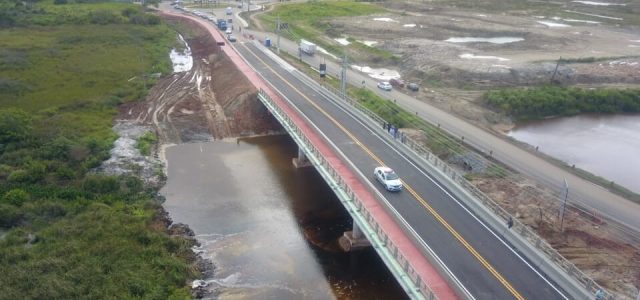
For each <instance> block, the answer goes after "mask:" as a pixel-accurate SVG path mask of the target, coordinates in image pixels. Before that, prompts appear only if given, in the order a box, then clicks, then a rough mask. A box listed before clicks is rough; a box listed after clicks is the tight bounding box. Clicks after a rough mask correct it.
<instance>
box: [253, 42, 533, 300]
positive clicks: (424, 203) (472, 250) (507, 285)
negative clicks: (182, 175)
mask: <svg viewBox="0 0 640 300" xmlns="http://www.w3.org/2000/svg"><path fill="white" fill-rule="evenodd" d="M242 46H243V47H244V48H245V49H247V51H248V52H250V53H251V54H252V55H253V56H254V57H255V58H256V59H257V60H259V61H260V62H261V63H262V64H263V65H264V66H265V67H267V68H268V69H269V70H271V72H272V73H273V74H274V75H276V76H277V77H278V78H280V80H282V81H283V82H284V83H285V84H286V85H288V86H289V87H290V88H291V89H293V90H294V91H295V92H296V93H298V94H299V95H300V96H302V97H303V98H304V99H305V100H307V102H309V104H311V105H312V106H313V107H314V108H316V109H317V110H318V111H319V112H320V113H322V114H323V115H324V116H325V117H326V118H328V119H329V120H330V121H331V122H332V123H333V124H334V125H336V126H337V127H338V128H340V130H342V131H343V132H344V133H345V134H346V135H347V136H348V137H349V138H351V139H352V140H353V141H354V142H355V143H356V144H357V145H358V146H360V148H361V149H362V150H364V151H365V152H366V153H367V154H368V155H369V156H370V157H371V158H372V159H373V160H375V161H376V162H377V163H378V164H380V165H383V166H386V164H385V163H384V162H383V161H382V160H381V159H380V158H379V157H378V156H376V155H375V154H374V153H373V152H371V150H369V148H367V147H366V146H365V145H364V144H363V143H362V142H360V140H359V139H358V138H356V137H355V136H354V135H353V134H352V133H351V132H350V131H349V130H348V129H346V128H345V127H344V126H342V124H340V122H338V121H337V120H336V119H335V118H333V117H332V116H331V115H330V114H329V113H327V112H326V111H325V110H324V109H323V108H322V107H320V106H318V104H316V103H315V102H314V101H313V100H311V99H310V98H309V97H307V96H306V95H305V94H304V93H303V92H301V91H300V90H299V89H297V88H296V87H295V86H294V85H293V84H291V82H289V81H288V80H287V79H285V78H284V77H282V76H281V75H280V74H278V73H277V72H276V71H275V70H274V69H273V68H272V67H271V66H269V65H268V64H267V63H266V62H265V61H264V60H262V59H261V58H260V57H258V56H257V55H256V54H255V53H254V52H253V51H252V50H250V49H249V48H248V47H247V46H246V45H242ZM403 184H404V186H405V189H407V191H409V193H410V194H411V195H413V197H415V198H416V200H418V202H419V203H420V204H422V206H423V207H424V208H426V209H427V211H429V213H431V215H433V216H434V217H435V218H436V220H438V222H440V223H441V224H442V225H443V226H444V227H445V228H446V229H447V230H448V231H449V232H450V233H451V234H452V235H453V237H454V238H456V239H457V240H458V241H459V242H460V243H461V244H462V245H463V246H464V247H465V248H466V249H467V251H469V252H470V253H471V254H472V255H473V256H474V257H475V258H476V259H477V260H478V261H479V262H480V264H482V265H483V266H484V267H485V268H486V269H487V270H488V271H489V272H490V273H491V274H492V275H493V276H494V277H495V278H496V279H497V280H498V281H499V282H500V283H501V284H502V285H503V286H504V287H505V288H506V289H507V290H508V291H509V292H511V294H512V295H513V296H514V297H515V298H516V299H518V300H524V299H525V298H524V297H523V296H522V295H520V293H519V292H518V291H517V290H516V289H515V288H514V287H513V286H512V285H511V284H510V283H509V281H507V280H506V279H505V278H504V276H502V275H501V274H500V273H499V272H498V271H497V270H496V269H495V268H494V267H493V266H492V265H491V264H490V263H489V262H488V261H487V260H486V259H484V257H482V255H480V253H478V252H477V251H476V250H475V248H473V246H471V244H469V243H468V242H467V241H466V240H465V239H464V238H463V237H462V236H461V235H460V234H459V233H458V232H457V231H456V230H455V229H454V228H453V227H452V226H451V225H450V224H449V223H448V222H447V221H446V220H445V219H444V218H443V217H442V216H440V214H439V213H438V212H437V211H436V210H435V209H434V208H433V207H431V205H429V204H428V203H427V201H426V200H424V198H422V197H421V196H420V195H419V194H418V193H417V192H416V191H415V190H414V189H413V188H412V187H411V186H410V185H408V184H407V183H405V182H404V181H403Z"/></svg>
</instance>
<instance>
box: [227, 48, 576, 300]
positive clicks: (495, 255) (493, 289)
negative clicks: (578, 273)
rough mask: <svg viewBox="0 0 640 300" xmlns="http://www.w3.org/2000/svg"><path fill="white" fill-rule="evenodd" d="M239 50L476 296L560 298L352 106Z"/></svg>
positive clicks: (558, 292)
mask: <svg viewBox="0 0 640 300" xmlns="http://www.w3.org/2000/svg"><path fill="white" fill-rule="evenodd" d="M235 47H236V49H237V50H238V51H239V53H240V54H241V55H242V56H243V57H244V58H245V59H246V60H247V62H248V63H249V64H250V65H251V66H252V67H253V68H254V69H255V70H257V71H258V72H259V73H260V74H261V75H262V76H263V77H264V78H265V79H266V80H267V81H268V82H269V83H270V84H271V85H272V86H273V87H274V88H275V89H276V90H277V91H279V92H280V93H281V94H282V95H284V96H285V98H286V99H288V101H290V102H291V104H292V105H294V106H295V107H297V108H298V109H299V110H300V111H302V112H303V114H304V115H305V116H306V117H307V118H308V119H309V120H310V121H311V122H312V123H313V124H314V125H315V126H316V127H317V128H318V129H319V130H320V131H321V132H322V133H323V134H324V135H326V136H327V137H328V138H329V139H330V140H331V141H332V142H333V144H335V145H336V147H337V148H338V149H339V150H340V151H341V152H342V153H344V154H345V156H346V157H347V159H349V160H350V161H351V162H352V163H353V164H354V165H355V167H356V168H357V169H358V171H360V172H361V173H362V174H366V175H367V178H366V180H369V181H371V183H372V184H374V186H375V187H376V188H377V189H378V191H379V192H380V193H382V194H383V195H384V196H385V197H386V198H387V199H388V201H389V202H390V203H391V205H392V206H393V207H394V208H395V209H396V210H397V211H398V212H399V213H400V214H401V215H402V216H403V218H404V219H405V220H406V221H407V222H408V223H409V224H410V226H411V227H412V228H413V229H414V230H415V231H416V232H417V233H418V235H419V237H420V238H421V239H422V240H424V241H425V242H426V243H427V244H428V245H429V246H430V247H431V248H432V249H433V250H434V252H435V253H436V254H437V255H438V256H439V257H440V259H441V260H442V261H443V262H444V263H445V264H446V265H447V266H448V268H449V269H450V270H451V271H452V272H453V273H454V274H455V275H456V277H457V278H458V280H459V281H460V282H461V283H462V284H463V285H464V286H465V288H466V289H467V290H468V291H469V292H470V293H471V294H472V295H473V296H474V297H475V298H476V299H567V298H568V296H567V295H565V293H563V291H561V290H560V288H558V287H557V286H556V285H555V284H554V283H552V282H550V281H549V280H548V279H546V278H545V277H544V275H542V274H540V273H538V272H537V270H536V269H535V268H534V267H532V266H531V265H530V264H529V263H528V262H527V261H526V259H524V258H522V257H520V256H519V255H518V253H517V252H516V251H514V250H512V248H511V247H510V246H509V245H508V244H507V243H506V242H505V241H503V240H501V239H500V238H499V234H497V233H495V232H493V231H492V230H491V229H489V228H488V226H486V225H485V224H484V223H483V222H482V221H480V220H479V219H478V218H476V217H475V216H474V215H473V214H471V213H470V212H469V211H468V210H467V209H466V208H465V207H464V205H462V204H461V202H460V201H458V200H457V199H456V198H455V197H453V196H452V195H451V194H449V193H448V191H446V190H445V189H444V188H442V187H441V185H440V184H439V183H438V181H437V180H435V179H433V178H431V177H430V175H429V174H427V172H426V171H425V170H423V169H421V167H419V166H418V165H416V164H414V163H413V162H412V161H411V160H410V159H409V158H407V157H404V156H403V155H402V154H400V153H399V152H398V151H396V149H395V148H394V146H393V145H391V144H389V143H388V142H387V141H386V139H384V138H382V136H380V134H384V133H382V131H381V130H380V128H371V127H370V126H368V125H366V124H365V123H363V122H362V121H361V120H359V119H358V118H356V117H354V115H353V114H352V112H349V111H347V110H345V109H343V108H342V107H341V106H339V105H337V104H336V103H335V102H334V100H332V99H328V98H326V97H324V96H322V95H321V94H320V93H318V92H317V91H316V90H314V89H313V88H312V87H310V86H308V85H307V84H306V83H305V82H303V81H301V80H300V78H301V77H302V76H303V75H302V74H301V73H299V72H298V71H297V70H292V69H285V68H282V67H281V66H280V65H278V64H277V63H275V62H274V61H272V60H271V59H270V58H269V57H268V56H266V55H265V54H264V53H263V52H262V51H260V50H259V49H258V47H256V45H254V44H253V43H251V42H247V43H244V42H240V43H236V44H235ZM379 165H388V166H391V167H393V168H394V169H395V170H396V172H397V173H398V174H399V175H400V176H401V177H402V179H403V181H404V183H405V186H406V189H405V190H404V191H402V192H399V193H389V192H386V191H385V190H384V189H382V187H381V186H380V185H378V184H377V183H376V181H375V180H374V179H373V177H372V172H373V169H374V167H376V166H379Z"/></svg>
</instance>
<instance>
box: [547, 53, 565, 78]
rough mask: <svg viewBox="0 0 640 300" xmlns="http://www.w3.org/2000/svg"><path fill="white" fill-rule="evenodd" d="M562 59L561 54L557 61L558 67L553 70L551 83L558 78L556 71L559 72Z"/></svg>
mask: <svg viewBox="0 0 640 300" xmlns="http://www.w3.org/2000/svg"><path fill="white" fill-rule="evenodd" d="M561 61H562V56H560V58H559V59H558V62H557V63H556V69H555V70H553V75H551V82H550V83H551V84H553V80H554V79H556V73H558V67H559V66H560V62H561Z"/></svg>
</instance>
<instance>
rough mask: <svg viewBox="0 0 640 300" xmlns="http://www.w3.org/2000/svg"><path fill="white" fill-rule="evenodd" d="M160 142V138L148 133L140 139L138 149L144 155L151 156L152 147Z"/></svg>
mask: <svg viewBox="0 0 640 300" xmlns="http://www.w3.org/2000/svg"><path fill="white" fill-rule="evenodd" d="M157 142H158V137H157V136H156V134H155V133H153V132H147V133H145V134H143V135H142V136H141V137H140V138H139V139H138V145H137V147H138V149H139V150H140V153H142V155H145V156H148V155H149V154H151V147H152V146H153V145H154V144H155V143H157Z"/></svg>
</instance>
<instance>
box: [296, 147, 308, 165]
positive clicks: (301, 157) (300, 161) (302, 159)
mask: <svg viewBox="0 0 640 300" xmlns="http://www.w3.org/2000/svg"><path fill="white" fill-rule="evenodd" d="M292 161H293V166H294V167H296V169H299V168H305V167H309V166H311V162H310V161H309V158H307V155H306V154H304V151H302V148H300V147H298V157H294V158H293V159H292Z"/></svg>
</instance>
